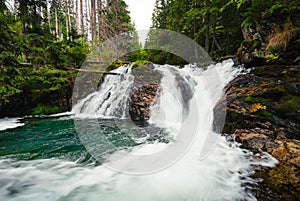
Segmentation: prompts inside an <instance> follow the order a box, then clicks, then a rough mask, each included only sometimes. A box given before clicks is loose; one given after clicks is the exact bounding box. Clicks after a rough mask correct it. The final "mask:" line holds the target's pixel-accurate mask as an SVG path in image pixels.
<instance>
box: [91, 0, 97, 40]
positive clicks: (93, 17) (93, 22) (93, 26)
mask: <svg viewBox="0 0 300 201" xmlns="http://www.w3.org/2000/svg"><path fill="white" fill-rule="evenodd" d="M90 19H91V33H92V41H93V43H94V42H95V40H96V34H97V28H96V25H97V24H96V23H97V20H96V0H91V13H90Z"/></svg>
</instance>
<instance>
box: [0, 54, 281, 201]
mask: <svg viewBox="0 0 300 201" xmlns="http://www.w3.org/2000/svg"><path fill="white" fill-rule="evenodd" d="M155 70H156V71H159V72H160V73H161V74H162V79H161V83H160V85H161V88H160V92H159V93H158V97H157V99H158V101H157V103H158V104H154V105H153V106H152V107H151V117H150V120H149V126H148V127H153V128H160V129H158V130H159V131H161V129H163V131H164V132H163V133H162V134H163V135H169V137H170V139H171V140H169V141H167V142H166V141H163V140H149V141H147V140H145V141H143V142H142V143H136V144H135V146H129V145H127V146H126V143H125V142H126V140H127V138H128V137H126V135H125V134H126V132H125V131H126V129H125V128H126V127H128V125H127V124H126V125H125V126H124V129H123V128H121V129H120V128H119V131H118V130H117V129H116V128H115V127H113V126H112V125H111V124H109V127H105V132H106V134H107V133H108V134H109V137H111V135H113V136H114V137H111V138H110V139H112V140H114V141H118V143H121V144H122V147H123V149H122V150H114V151H115V153H114V154H112V153H110V152H109V153H110V154H111V157H110V158H108V159H111V160H112V161H104V162H103V163H101V164H100V165H97V166H89V165H82V164H77V163H76V162H70V161H65V160H62V159H59V158H58V159H57V158H51V159H37V160H28V161H21V160H20V161H18V160H12V159H0V178H4V179H2V180H1V184H2V186H1V187H0V197H1V198H3V200H21V201H25V200H66V201H68V200H70V201H71V200H72V201H77V200H78V201H81V200H87V201H91V200H105V201H110V200H122V201H140V200H143V201H183V200H185V201H226V200H228V201H232V200H256V199H255V197H254V196H253V195H252V194H251V192H250V190H249V189H251V187H252V186H253V185H255V183H256V181H254V180H253V179H251V178H250V174H251V173H252V172H253V169H251V166H252V165H263V166H273V165H274V164H275V162H274V160H272V158H271V157H270V156H269V155H265V156H262V161H260V160H259V159H258V157H256V159H251V152H249V151H246V150H242V149H241V148H239V145H238V144H237V143H235V142H229V141H227V140H226V138H225V137H223V136H221V135H219V134H216V133H214V132H213V131H212V122H213V118H214V117H213V107H214V105H215V104H216V103H217V101H218V100H219V99H220V98H221V96H222V95H223V93H224V92H223V89H224V87H225V86H226V84H227V83H228V82H229V81H231V80H232V79H234V78H235V77H236V76H237V75H239V74H241V73H243V71H244V70H243V68H241V67H233V62H232V61H231V60H228V61H224V62H222V63H218V64H215V65H211V66H209V67H207V68H201V69H200V68H198V67H196V66H194V65H187V66H185V67H184V68H178V67H175V66H170V65H155ZM114 72H117V73H120V74H122V75H120V76H106V78H105V80H104V82H103V83H102V85H101V86H100V87H99V89H98V90H97V91H96V92H94V93H92V94H90V95H88V96H87V97H86V98H84V99H82V100H81V101H79V102H78V104H76V105H75V106H74V107H73V110H72V112H73V113H75V118H74V119H75V120H76V119H77V118H76V117H79V118H78V119H80V122H81V123H82V124H81V125H82V126H83V127H82V132H84V133H87V134H88V135H87V137H90V138H91V140H93V141H92V142H95V143H94V144H93V146H92V148H97V146H99V144H97V143H98V142H99V141H97V140H98V139H99V140H101V139H102V138H98V137H99V135H102V134H103V133H101V128H102V127H97V125H96V124H99V122H101V121H99V122H98V121H95V122H93V121H92V122H93V124H92V126H90V124H89V122H91V120H93V119H97V120H99V119H103V118H105V121H104V122H102V124H103V125H105V124H107V123H109V122H110V120H109V119H110V118H113V119H116V118H118V119H128V118H129V117H128V112H127V110H128V97H129V96H130V93H131V91H132V87H133V84H134V77H133V75H132V74H131V67H130V66H122V67H120V68H118V69H117V70H115V71H114ZM107 118H108V119H107ZM125 122H126V121H125ZM120 123H122V121H120ZM126 123H127V122H126ZM139 129H143V128H140V127H139V128H138V129H137V131H139ZM127 130H128V129H127ZM129 131H131V130H130V129H129ZM144 131H145V132H146V131H147V130H144ZM155 131H156V130H155ZM59 132H63V131H59ZM92 132H96V133H95V134H94V135H91V136H89V134H90V133H92ZM97 132H100V133H97ZM129 133H130V132H129ZM62 134H64V133H62ZM49 136H53V134H52V133H51V134H49ZM63 136H64V135H63ZM97 136H98V137H97ZM129 136H130V135H129ZM187 137H190V138H191V139H192V140H191V142H190V143H189V144H188V145H189V146H188V147H187V148H186V149H184V150H183V151H182V154H181V155H180V157H177V158H174V160H173V161H171V162H170V163H168V164H167V165H164V166H162V167H161V168H160V169H157V171H149V174H142V175H133V174H124V173H123V172H126V171H127V170H128V172H130V171H132V170H133V169H134V168H137V169H138V168H140V167H142V168H147V167H148V166H149V167H151V166H152V165H153V166H155V165H156V164H157V163H158V162H168V161H167V160H168V159H169V158H170V157H172V153H174V152H175V151H176V149H175V148H176V146H180V145H182V144H183V142H184V141H185V140H186V139H187ZM34 139H35V138H34ZM58 140H60V138H59V139H58ZM131 140H132V139H131ZM133 140H134V138H133ZM124 147H125V148H124ZM101 148H102V149H104V148H105V147H103V146H101ZM165 150H171V151H170V152H167V156H170V157H169V158H168V157H165V158H164V157H162V159H161V158H154V160H152V161H150V162H149V161H148V162H147V161H146V162H144V157H146V156H147V155H155V154H158V155H159V156H163V155H164V154H165V153H164V151H165ZM203 150H205V151H203ZM173 151H174V152H173ZM118 153H127V154H128V155H130V156H134V157H135V158H133V159H132V160H133V162H132V163H130V161H129V162H128V161H127V162H128V163H127V165H128V166H126V167H125V169H124V170H125V171H123V172H118V171H117V172H116V171H113V170H111V169H110V166H109V165H110V163H111V162H113V159H114V156H115V155H117V154H118ZM130 159H131V158H130ZM156 159H157V160H156ZM79 160H80V159H79ZM79 160H78V161H79ZM135 160H136V161H135ZM135 162H137V163H138V164H137V165H139V166H137V167H136V166H135V165H136V163H135ZM144 166H145V167H144ZM107 167H109V168H107ZM126 168H127V169H126ZM8 191H9V192H11V194H9V193H8ZM20 192H21V193H20Z"/></svg>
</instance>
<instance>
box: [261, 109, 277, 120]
mask: <svg viewBox="0 0 300 201" xmlns="http://www.w3.org/2000/svg"><path fill="white" fill-rule="evenodd" d="M261 115H262V116H264V117H266V118H267V119H268V120H270V121H274V117H273V115H272V113H271V112H268V111H267V110H264V111H262V112H261Z"/></svg>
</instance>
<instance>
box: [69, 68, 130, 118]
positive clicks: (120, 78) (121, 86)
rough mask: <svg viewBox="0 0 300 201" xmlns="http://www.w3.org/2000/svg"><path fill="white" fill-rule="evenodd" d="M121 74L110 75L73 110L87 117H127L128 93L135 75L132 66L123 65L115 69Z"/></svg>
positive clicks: (78, 114)
mask: <svg viewBox="0 0 300 201" xmlns="http://www.w3.org/2000/svg"><path fill="white" fill-rule="evenodd" d="M113 72H114V73H118V74H120V75H117V76H116V75H112V76H111V75H108V76H106V77H105V80H104V82H103V83H102V84H101V86H100V87H99V89H98V90H97V91H96V92H94V93H92V94H90V95H88V96H87V97H86V98H84V99H82V100H81V101H80V102H79V103H78V104H76V105H75V106H74V107H73V109H72V112H73V113H75V114H76V116H77V117H85V118H97V117H102V118H115V117H116V118H122V117H123V118H125V117H126V116H127V114H126V113H125V111H126V108H127V104H126V103H127V102H126V101H127V99H128V97H127V95H128V94H130V91H131V88H132V85H133V81H134V77H133V76H132V75H131V74H130V73H131V66H121V67H119V68H118V69H116V70H114V71H113Z"/></svg>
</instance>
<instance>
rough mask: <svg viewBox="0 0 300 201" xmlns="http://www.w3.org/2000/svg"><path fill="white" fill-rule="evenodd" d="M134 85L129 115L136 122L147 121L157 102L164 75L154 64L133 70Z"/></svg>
mask: <svg viewBox="0 0 300 201" xmlns="http://www.w3.org/2000/svg"><path fill="white" fill-rule="evenodd" d="M132 74H133V75H134V78H135V79H134V87H133V92H132V95H131V97H130V101H129V115H130V117H131V119H132V120H133V121H134V122H139V123H141V122H146V121H148V120H149V118H150V109H151V106H152V105H153V104H156V103H157V101H158V99H157V95H158V93H159V89H160V80H161V78H162V75H161V74H160V72H158V71H156V70H155V69H154V66H153V65H152V64H149V65H145V66H140V67H137V68H135V69H134V70H133V72H132Z"/></svg>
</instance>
